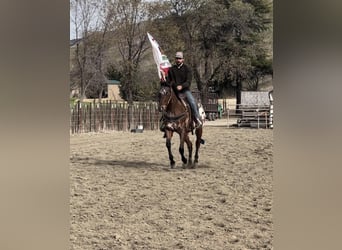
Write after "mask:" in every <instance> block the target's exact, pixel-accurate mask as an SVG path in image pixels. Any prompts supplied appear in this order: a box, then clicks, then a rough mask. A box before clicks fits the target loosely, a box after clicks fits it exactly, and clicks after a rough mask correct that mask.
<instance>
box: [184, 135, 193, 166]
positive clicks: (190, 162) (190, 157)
mask: <svg viewBox="0 0 342 250" xmlns="http://www.w3.org/2000/svg"><path fill="white" fill-rule="evenodd" d="M185 143H186V145H187V146H188V152H189V157H188V165H189V166H192V142H191V140H190V138H189V134H187V135H186V136H185Z"/></svg>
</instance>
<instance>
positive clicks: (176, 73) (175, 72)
mask: <svg viewBox="0 0 342 250" xmlns="http://www.w3.org/2000/svg"><path fill="white" fill-rule="evenodd" d="M175 60H176V63H175V64H174V65H173V66H172V67H171V68H169V70H168V72H167V76H166V73H165V72H164V71H162V72H161V73H162V79H161V82H162V84H166V85H168V86H171V87H172V89H173V90H174V92H175V93H176V95H177V96H178V97H179V96H180V95H182V94H183V95H185V96H186V99H187V101H188V103H189V105H190V108H191V111H192V112H191V113H192V114H193V120H194V122H195V128H198V127H201V126H202V124H203V123H202V120H201V116H200V114H199V112H198V107H197V105H196V102H195V99H194V97H193V95H192V93H191V91H190V85H191V80H192V72H191V70H190V68H189V67H188V66H187V65H186V64H184V56H183V52H181V51H178V52H177V53H176V56H175ZM163 126H164V124H163V123H162V127H161V130H163V129H164V128H163Z"/></svg>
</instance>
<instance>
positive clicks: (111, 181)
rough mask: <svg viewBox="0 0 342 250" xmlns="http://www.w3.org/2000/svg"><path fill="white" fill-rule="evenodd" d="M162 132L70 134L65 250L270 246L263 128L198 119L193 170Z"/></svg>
mask: <svg viewBox="0 0 342 250" xmlns="http://www.w3.org/2000/svg"><path fill="white" fill-rule="evenodd" d="M162 136H163V133H162V132H160V131H157V130H154V131H153V130H152V131H151V130H150V131H147V130H145V131H144V132H143V133H130V132H123V131H110V132H102V133H84V134H73V135H71V136H70V195H71V196H70V222H71V227H70V245H71V247H70V249H75V250H76V249H77V250H88V249H89V250H95V249H108V250H109V249H213V250H214V249H215V250H217V249H231V250H238V249H239V250H242V249H273V246H272V244H273V221H272V189H273V187H272V181H273V179H272V175H273V130H270V129H250V128H227V127H226V126H224V125H222V121H221V124H219V121H212V122H206V123H205V125H204V130H203V139H205V144H204V145H201V148H200V154H199V164H198V167H197V168H195V169H188V168H182V164H181V160H180V155H179V153H178V145H179V136H178V135H176V134H175V135H174V138H173V139H172V151H173V154H174V156H175V160H176V167H175V168H174V169H170V166H169V159H168V153H167V149H166V146H165V139H164V138H162ZM194 138H195V136H194V135H192V136H191V139H192V141H193V143H194ZM185 152H186V153H187V149H186V150H185Z"/></svg>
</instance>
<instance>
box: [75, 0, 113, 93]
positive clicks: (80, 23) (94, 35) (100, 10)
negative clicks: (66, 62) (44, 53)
mask: <svg viewBox="0 0 342 250" xmlns="http://www.w3.org/2000/svg"><path fill="white" fill-rule="evenodd" d="M111 16H112V13H111V12H109V11H108V8H107V1H105V0H102V1H98V0H71V2H70V17H71V21H72V22H73V25H74V29H75V36H76V45H75V48H74V50H73V53H74V54H73V55H72V56H73V58H72V62H71V73H70V77H71V79H70V80H71V84H73V85H76V86H78V88H79V92H80V94H79V95H80V96H79V98H80V99H81V100H83V99H84V98H85V97H86V93H87V90H88V89H89V87H90V86H92V87H93V88H94V87H95V89H100V90H98V92H99V93H100V97H101V93H102V88H103V87H104V86H103V84H104V82H105V77H104V72H105V71H104V67H105V66H104V64H103V61H104V57H105V53H104V52H105V49H106V46H107V39H106V35H107V33H108V30H109V29H108V27H109V20H110V19H111Z"/></svg>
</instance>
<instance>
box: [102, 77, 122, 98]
mask: <svg viewBox="0 0 342 250" xmlns="http://www.w3.org/2000/svg"><path fill="white" fill-rule="evenodd" d="M106 83H107V93H108V100H113V101H123V99H122V98H121V96H120V89H119V86H120V82H119V81H117V80H106Z"/></svg>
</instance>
